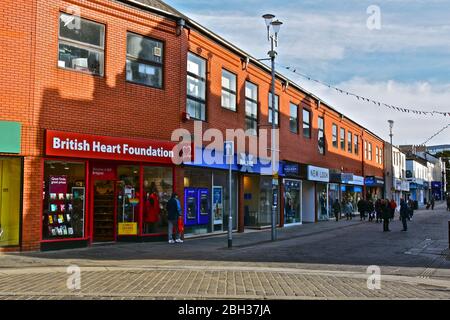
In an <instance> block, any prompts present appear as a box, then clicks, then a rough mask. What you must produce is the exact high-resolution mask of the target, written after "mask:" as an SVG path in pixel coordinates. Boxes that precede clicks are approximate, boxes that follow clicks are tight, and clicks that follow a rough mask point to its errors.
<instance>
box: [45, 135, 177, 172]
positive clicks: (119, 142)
mask: <svg viewBox="0 0 450 320" xmlns="http://www.w3.org/2000/svg"><path fill="white" fill-rule="evenodd" d="M45 139H46V140H45V142H46V145H45V154H46V155H47V156H58V157H70V158H87V159H106V160H123V161H142V162H156V163H166V164H172V158H173V157H174V152H173V148H174V147H175V145H176V143H175V142H171V141H167V142H166V141H156V140H146V139H127V138H116V137H107V136H97V135H90V134H81V133H73V132H61V131H53V130H47V131H46V138H45Z"/></svg>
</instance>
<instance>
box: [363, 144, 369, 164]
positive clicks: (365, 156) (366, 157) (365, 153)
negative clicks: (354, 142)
mask: <svg viewBox="0 0 450 320" xmlns="http://www.w3.org/2000/svg"><path fill="white" fill-rule="evenodd" d="M368 158H369V156H368V154H367V141H364V159H366V160H367V159H368Z"/></svg>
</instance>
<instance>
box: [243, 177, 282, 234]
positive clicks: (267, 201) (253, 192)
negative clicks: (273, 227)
mask: <svg viewBox="0 0 450 320" xmlns="http://www.w3.org/2000/svg"><path fill="white" fill-rule="evenodd" d="M277 192H278V191H277ZM272 201H273V189H272V178H271V177H265V176H250V175H249V176H245V177H244V225H245V226H247V227H256V228H259V227H262V226H269V225H270V224H271V219H272V218H271V217H272ZM277 216H278V217H279V215H278V214H277Z"/></svg>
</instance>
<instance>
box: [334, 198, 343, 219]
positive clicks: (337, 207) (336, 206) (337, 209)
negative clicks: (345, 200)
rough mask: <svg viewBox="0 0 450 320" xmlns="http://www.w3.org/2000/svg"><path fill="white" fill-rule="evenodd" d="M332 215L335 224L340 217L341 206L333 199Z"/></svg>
mask: <svg viewBox="0 0 450 320" xmlns="http://www.w3.org/2000/svg"><path fill="white" fill-rule="evenodd" d="M333 213H334V217H335V218H336V222H337V221H338V220H339V218H340V216H341V204H340V203H339V200H338V199H335V200H334V202H333Z"/></svg>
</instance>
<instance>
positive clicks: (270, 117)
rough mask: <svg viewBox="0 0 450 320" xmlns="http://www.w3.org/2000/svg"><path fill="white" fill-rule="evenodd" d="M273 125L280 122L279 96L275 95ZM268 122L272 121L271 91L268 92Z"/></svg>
mask: <svg viewBox="0 0 450 320" xmlns="http://www.w3.org/2000/svg"><path fill="white" fill-rule="evenodd" d="M274 112H275V125H277V126H278V124H279V123H280V122H279V121H280V109H279V97H278V96H277V95H275V110H274ZM269 123H272V93H269Z"/></svg>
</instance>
